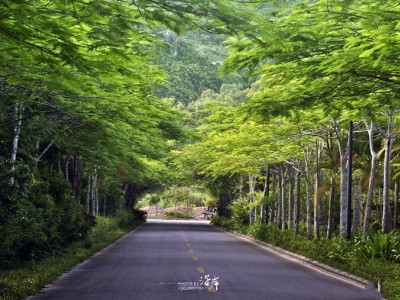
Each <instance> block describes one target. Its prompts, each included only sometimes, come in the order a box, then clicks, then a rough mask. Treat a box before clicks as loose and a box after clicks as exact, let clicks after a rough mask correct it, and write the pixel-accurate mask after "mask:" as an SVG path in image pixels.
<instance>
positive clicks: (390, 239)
mask: <svg viewBox="0 0 400 300" xmlns="http://www.w3.org/2000/svg"><path fill="white" fill-rule="evenodd" d="M352 242H353V244H354V246H353V249H352V251H351V254H350V255H351V256H352V257H354V258H356V259H359V260H364V261H370V260H374V259H378V260H384V261H394V262H400V235H399V233H398V232H390V233H382V232H381V231H377V232H374V233H372V234H371V235H370V236H368V238H367V239H365V240H362V239H354V240H353V241H352Z"/></svg>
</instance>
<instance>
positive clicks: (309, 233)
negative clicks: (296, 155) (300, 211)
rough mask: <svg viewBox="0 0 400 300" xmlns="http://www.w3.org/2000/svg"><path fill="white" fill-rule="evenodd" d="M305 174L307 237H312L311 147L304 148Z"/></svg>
mask: <svg viewBox="0 0 400 300" xmlns="http://www.w3.org/2000/svg"><path fill="white" fill-rule="evenodd" d="M304 162H305V172H304V173H305V174H304V178H305V180H306V210H307V238H308V239H311V237H312V217H311V170H310V163H311V151H310V149H309V147H307V148H306V149H305V150H304Z"/></svg>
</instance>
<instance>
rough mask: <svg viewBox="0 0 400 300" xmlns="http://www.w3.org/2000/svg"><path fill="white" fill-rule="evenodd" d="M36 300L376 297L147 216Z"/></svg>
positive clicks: (193, 226) (218, 235) (225, 237)
mask: <svg viewBox="0 0 400 300" xmlns="http://www.w3.org/2000/svg"><path fill="white" fill-rule="evenodd" d="M29 299H31V300H39V299H57V300H61V299H85V300H90V299H96V300H102V299H140V300H142V299H143V300H153V299H154V300H156V299H174V300H176V299H177V300H179V299H218V300H224V299H227V300H228V299H229V300H234V299H238V300H239V299H240V300H245V299H249V300H257V299H273V300H275V299H296V300H299V299H307V300H310V299H318V300H320V299H335V300H337V299H340V300H342V299H351V300H353V299H381V298H380V297H379V294H377V293H376V292H375V291H373V290H372V289H371V288H366V289H363V288H361V287H359V286H356V285H354V284H350V283H347V282H346V281H344V280H338V279H336V278H333V277H330V276H328V275H326V274H323V273H320V272H318V271H316V270H313V269H312V268H308V267H304V265H302V264H299V263H296V262H293V261H291V260H289V259H285V258H284V257H281V256H279V255H277V254H275V253H272V252H270V251H267V250H265V249H263V248H261V247H259V246H257V245H254V244H252V243H250V242H247V241H244V240H242V239H239V238H237V237H236V236H234V235H232V234H229V233H226V232H223V231H221V230H219V229H217V228H214V227H213V226H211V225H209V224H207V222H205V221H162V220H149V221H148V222H147V223H146V224H144V225H142V226H141V227H140V228H138V229H137V230H136V231H134V232H132V233H130V234H129V235H127V236H125V237H124V238H122V239H120V240H119V241H118V242H116V243H114V244H112V245H111V246H109V247H107V248H106V249H104V250H102V251H100V252H99V253H97V254H96V255H94V256H93V257H92V258H91V259H89V260H88V261H86V262H84V263H82V264H80V265H78V266H77V267H76V268H74V269H73V270H71V271H70V272H67V273H65V274H64V275H63V276H62V277H61V278H60V279H59V280H57V281H55V282H54V283H53V284H51V285H49V286H48V287H47V288H46V289H44V290H43V291H42V293H40V294H38V295H36V296H33V297H30V298H29Z"/></svg>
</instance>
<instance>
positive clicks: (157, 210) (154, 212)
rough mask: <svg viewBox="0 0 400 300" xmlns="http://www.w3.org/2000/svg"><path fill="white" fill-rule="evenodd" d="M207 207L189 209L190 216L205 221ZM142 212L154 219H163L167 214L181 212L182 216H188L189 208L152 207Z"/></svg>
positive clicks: (145, 208) (144, 208)
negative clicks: (155, 217) (156, 217)
mask: <svg viewBox="0 0 400 300" xmlns="http://www.w3.org/2000/svg"><path fill="white" fill-rule="evenodd" d="M206 209H207V207H204V206H202V207H189V215H192V216H193V218H194V219H195V220H202V219H204V216H203V211H204V210H206ZM141 210H144V211H147V215H148V216H150V217H152V216H158V217H163V216H165V214H166V213H167V212H174V211H176V212H180V213H182V214H186V213H187V212H188V211H187V207H186V206H177V207H176V209H175V207H168V208H161V207H156V206H150V207H143V208H141Z"/></svg>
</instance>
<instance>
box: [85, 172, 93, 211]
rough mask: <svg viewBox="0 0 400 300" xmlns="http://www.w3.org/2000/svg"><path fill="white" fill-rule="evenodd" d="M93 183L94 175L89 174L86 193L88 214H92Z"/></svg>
mask: <svg viewBox="0 0 400 300" xmlns="http://www.w3.org/2000/svg"><path fill="white" fill-rule="evenodd" d="M91 183H92V173H91V172H89V175H88V182H87V191H86V213H87V214H90V200H91V199H90V195H91V190H92V188H91Z"/></svg>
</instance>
